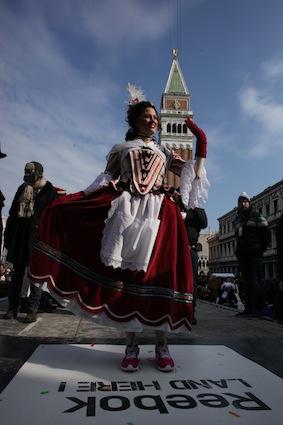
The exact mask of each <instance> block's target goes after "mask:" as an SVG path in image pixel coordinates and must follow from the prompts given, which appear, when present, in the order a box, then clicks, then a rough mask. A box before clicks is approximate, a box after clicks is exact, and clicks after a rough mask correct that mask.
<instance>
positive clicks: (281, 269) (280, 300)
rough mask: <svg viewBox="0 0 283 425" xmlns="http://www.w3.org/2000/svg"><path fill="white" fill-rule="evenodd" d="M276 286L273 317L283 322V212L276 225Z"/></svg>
mask: <svg viewBox="0 0 283 425" xmlns="http://www.w3.org/2000/svg"><path fill="white" fill-rule="evenodd" d="M276 244H277V267H278V286H277V291H276V296H275V303H274V317H275V319H276V320H278V322H279V323H281V324H282V323H283V214H281V217H280V218H279V220H278V223H277V226H276Z"/></svg>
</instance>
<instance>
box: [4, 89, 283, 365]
mask: <svg viewBox="0 0 283 425" xmlns="http://www.w3.org/2000/svg"><path fill="white" fill-rule="evenodd" d="M129 92H130V99H129V105H128V110H127V122H128V124H129V129H128V131H127V133H126V136H125V141H123V142H122V143H120V144H117V145H115V146H114V147H113V148H112V149H111V150H110V152H109V154H108V156H107V164H106V168H105V171H104V172H103V173H101V174H100V175H99V176H98V177H97V178H96V179H95V180H94V182H93V183H92V184H91V185H90V186H88V187H87V188H86V189H84V190H83V191H80V192H77V193H75V194H70V195H66V194H65V193H61V190H59V189H58V188H56V187H54V186H53V185H52V184H51V182H48V181H46V179H45V178H44V170H43V165H42V164H40V163H39V162H37V161H30V162H28V163H27V164H26V165H25V171H24V178H23V179H24V183H22V184H21V185H20V186H19V188H18V190H17V192H16V194H15V197H14V199H13V202H12V205H11V208H10V211H9V217H8V220H7V224H6V229H5V234H4V245H5V248H6V249H7V252H8V254H7V261H8V262H9V263H11V264H13V273H12V277H11V282H10V285H9V292H8V299H9V306H8V310H7V312H6V314H5V315H4V319H12V318H16V317H17V314H18V311H19V309H21V308H23V307H24V308H25V310H26V311H27V315H26V317H25V321H26V322H28V323H30V322H33V321H36V319H37V312H38V309H39V305H40V300H41V297H42V286H43V284H47V287H48V291H49V293H50V294H51V295H52V297H53V298H54V299H55V300H56V301H57V302H58V303H59V304H60V305H62V306H64V307H66V308H68V309H69V310H70V311H72V312H74V313H75V314H77V315H79V316H82V317H84V318H87V319H88V320H90V321H94V322H95V323H98V324H104V325H109V326H114V327H117V328H119V329H123V330H124V331H125V341H126V349H125V354H124V356H123V358H122V361H121V368H122V370H124V371H130V372H133V371H136V370H138V368H139V366H140V359H139V346H138V335H139V334H140V333H141V332H142V331H144V330H147V329H150V330H154V331H155V342H156V349H155V356H156V367H157V368H158V369H159V370H161V371H163V372H168V371H171V370H173V369H174V367H175V364H174V359H173V358H172V357H171V354H170V352H169V348H168V343H167V339H168V334H169V333H170V332H187V331H190V330H191V325H195V324H196V323H197V319H196V304H197V299H202V300H206V301H210V302H215V303H218V304H220V305H225V304H227V305H229V306H232V307H239V305H240V303H243V305H244V309H243V311H240V312H239V314H241V315H242V316H243V317H244V316H245V317H255V318H256V317H258V318H259V317H263V315H264V312H265V310H264V309H266V306H267V304H268V305H270V304H271V303H272V302H274V301H275V300H276V299H280V297H278V294H277V293H276V295H275V293H274V294H272V291H270V292H269V295H268V297H267V295H266V294H267V292H266V291H265V288H264V284H263V276H262V264H263V263H262V261H263V258H262V257H263V253H264V251H265V250H266V247H267V244H268V238H269V231H268V225H267V222H266V220H265V218H264V217H263V216H262V215H261V214H259V213H258V212H256V211H254V210H253V209H252V207H251V203H250V198H249V197H248V195H247V194H246V193H244V192H243V193H241V195H240V196H239V199H238V212H237V217H236V220H235V222H234V228H235V234H236V239H237V249H236V256H237V258H238V262H239V267H240V271H241V281H239V280H238V279H231V278H228V279H227V278H226V279H223V280H219V278H217V277H215V276H213V275H212V276H210V275H205V274H204V273H200V274H199V275H198V238H199V234H200V231H201V230H202V229H205V228H206V227H207V217H206V213H205V210H204V209H203V208H202V207H201V203H202V202H203V201H205V200H206V198H207V192H208V187H209V183H208V180H207V177H206V171H205V168H204V160H205V158H206V148H207V140H206V135H205V133H204V131H203V130H202V129H201V128H199V127H198V126H197V125H196V124H195V123H194V121H193V120H192V119H191V118H190V117H188V118H187V119H186V120H185V124H186V126H187V128H188V129H189V130H190V131H191V133H192V134H193V135H194V136H195V138H196V149H195V159H194V160H187V161H185V160H183V159H182V158H181V157H180V156H179V155H178V154H176V153H175V152H174V151H171V150H169V149H167V148H165V147H162V146H161V145H159V144H158V143H156V141H155V138H154V135H155V133H156V131H158V130H159V128H160V121H159V115H158V112H157V110H156V108H155V106H154V105H153V104H152V103H151V102H149V101H148V100H146V99H145V98H144V97H143V94H142V93H141V92H140V91H138V90H137V89H136V88H135V87H133V86H131V87H129ZM168 171H172V172H173V173H175V174H176V175H177V176H179V177H180V187H179V188H178V189H175V188H172V187H168V186H166V180H165V176H166V173H167V172H168ZM61 195H63V196H61ZM3 267H4V266H1V279H2V274H3V276H4V271H3V273H2V270H3ZM5 279H6V278H5ZM279 289H280V290H281V283H280V285H279ZM28 290H29V296H27V294H28V292H27V291H28ZM281 300H282V296H281ZM24 304H25V305H24ZM266 312H267V310H266ZM272 314H273V317H275V318H278V317H279V318H280V317H281V316H280V314H281V315H282V304H281V306H278V305H276V306H274V310H273V313H272Z"/></svg>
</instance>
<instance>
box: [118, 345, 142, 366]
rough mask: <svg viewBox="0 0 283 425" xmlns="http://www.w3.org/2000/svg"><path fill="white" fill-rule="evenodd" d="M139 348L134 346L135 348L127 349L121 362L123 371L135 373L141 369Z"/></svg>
mask: <svg viewBox="0 0 283 425" xmlns="http://www.w3.org/2000/svg"><path fill="white" fill-rule="evenodd" d="M139 352H140V350H139V347H137V346H136V345H134V346H133V347H127V348H126V351H125V357H124V358H123V360H122V362H121V369H122V370H124V371H125V372H135V371H136V370H138V369H139V366H140V359H139V357H138V356H139Z"/></svg>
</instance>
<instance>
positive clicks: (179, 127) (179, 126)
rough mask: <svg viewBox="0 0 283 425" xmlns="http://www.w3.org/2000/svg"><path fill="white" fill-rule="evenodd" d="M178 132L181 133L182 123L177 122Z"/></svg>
mask: <svg viewBox="0 0 283 425" xmlns="http://www.w3.org/2000/svg"><path fill="white" fill-rule="evenodd" d="M178 133H179V134H181V133H182V124H178Z"/></svg>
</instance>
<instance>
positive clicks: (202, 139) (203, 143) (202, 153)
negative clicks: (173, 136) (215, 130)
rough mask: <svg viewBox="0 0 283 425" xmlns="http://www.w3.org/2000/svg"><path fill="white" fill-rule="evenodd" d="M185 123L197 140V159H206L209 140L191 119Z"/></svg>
mask: <svg viewBox="0 0 283 425" xmlns="http://www.w3.org/2000/svg"><path fill="white" fill-rule="evenodd" d="M185 123H186V125H187V127H188V129H189V130H191V132H192V133H193V134H194V135H195V136H196V139H197V144H196V153H195V157H200V158H206V147H207V140H206V135H205V132H204V131H203V130H202V129H201V128H199V127H198V126H197V125H196V124H195V123H194V122H193V120H192V119H191V118H187V119H186V120H185Z"/></svg>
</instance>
